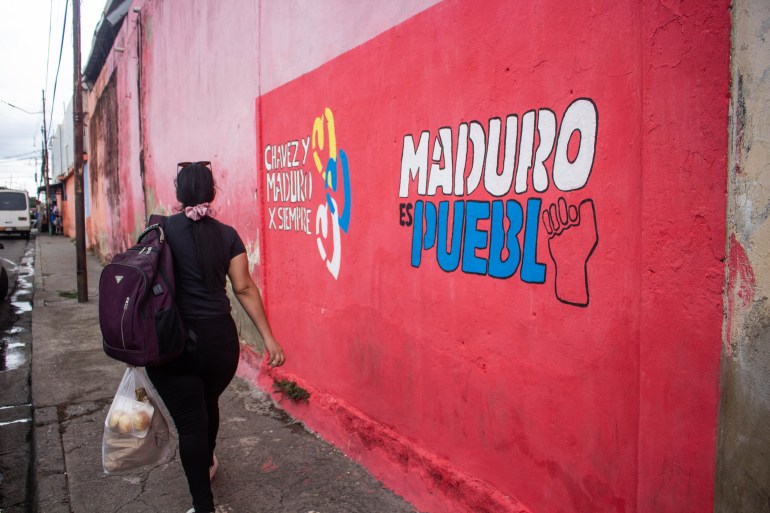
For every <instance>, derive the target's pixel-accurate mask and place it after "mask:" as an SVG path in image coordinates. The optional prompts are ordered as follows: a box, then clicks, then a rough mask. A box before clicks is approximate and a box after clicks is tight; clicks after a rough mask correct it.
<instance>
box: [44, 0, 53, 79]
mask: <svg viewBox="0 0 770 513" xmlns="http://www.w3.org/2000/svg"><path fill="white" fill-rule="evenodd" d="M52 23H53V0H51V5H50V8H49V9H48V51H47V54H46V57H45V85H44V87H48V70H49V68H50V66H51V24H52Z"/></svg>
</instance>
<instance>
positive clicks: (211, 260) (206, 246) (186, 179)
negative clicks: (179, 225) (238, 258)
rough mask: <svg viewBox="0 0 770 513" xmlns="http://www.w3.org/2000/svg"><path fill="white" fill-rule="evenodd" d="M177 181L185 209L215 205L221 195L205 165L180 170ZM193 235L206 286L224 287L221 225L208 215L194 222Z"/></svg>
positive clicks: (198, 164)
mask: <svg viewBox="0 0 770 513" xmlns="http://www.w3.org/2000/svg"><path fill="white" fill-rule="evenodd" d="M175 182H176V199H177V200H178V201H179V203H181V204H182V208H181V210H184V208H185V207H194V206H195V205H200V204H201V203H211V202H212V201H214V197H215V196H216V194H217V191H216V184H215V183H214V175H213V173H212V172H211V169H210V168H209V167H208V166H207V165H204V164H202V163H197V162H196V163H193V164H189V165H187V166H185V167H183V168H182V169H180V170H179V172H178V173H177V176H176V181H175ZM192 234H193V240H194V242H195V255H196V258H197V259H198V265H199V266H200V268H201V272H202V274H203V282H204V283H205V285H206V287H207V288H208V289H210V290H216V289H218V288H221V287H224V285H225V284H224V281H223V280H222V278H221V276H222V269H221V267H219V266H221V265H222V262H223V261H224V260H225V258H224V248H223V247H222V235H221V232H220V226H219V224H218V223H217V222H215V221H214V220H213V219H212V218H210V217H209V216H204V217H202V218H201V219H199V220H198V221H195V222H193V223H192Z"/></svg>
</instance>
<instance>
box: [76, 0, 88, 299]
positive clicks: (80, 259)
mask: <svg viewBox="0 0 770 513" xmlns="http://www.w3.org/2000/svg"><path fill="white" fill-rule="evenodd" d="M72 46H73V47H74V51H75V58H74V61H75V79H74V80H73V81H72V83H73V87H74V89H75V93H74V95H73V97H74V98H73V102H74V105H73V107H74V113H73V116H72V118H73V119H72V121H73V124H74V126H73V131H72V134H73V136H74V138H75V173H74V175H75V253H76V255H77V273H78V303H87V302H88V275H87V273H86V217H85V201H84V198H83V86H82V77H81V76H80V0H72Z"/></svg>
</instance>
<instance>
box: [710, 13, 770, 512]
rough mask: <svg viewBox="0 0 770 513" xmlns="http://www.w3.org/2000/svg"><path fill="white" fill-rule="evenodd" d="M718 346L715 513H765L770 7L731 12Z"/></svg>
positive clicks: (769, 425) (769, 491)
mask: <svg viewBox="0 0 770 513" xmlns="http://www.w3.org/2000/svg"><path fill="white" fill-rule="evenodd" d="M732 10H733V16H732V21H733V25H732V56H731V57H732V58H731V75H732V91H731V109H730V123H729V124H730V156H729V173H728V176H729V189H728V212H727V228H728V231H727V239H728V243H727V249H728V255H727V273H726V274H727V279H726V297H725V307H726V320H725V329H724V333H725V337H724V338H725V344H724V351H723V353H722V369H721V379H720V404H719V438H718V446H717V475H716V490H715V504H714V511H715V512H716V513H741V512H746V513H758V512H770V372H768V371H769V370H770V304H768V296H770V220H768V218H769V217H770V107H768V106H770V3H768V2H767V1H765V0H736V1H734V2H733V6H732Z"/></svg>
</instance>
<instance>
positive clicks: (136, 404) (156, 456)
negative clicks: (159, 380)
mask: <svg viewBox="0 0 770 513" xmlns="http://www.w3.org/2000/svg"><path fill="white" fill-rule="evenodd" d="M160 404H161V399H160V397H159V396H158V393H157V392H156V391H155V388H153V386H152V383H151V382H150V380H149V378H148V377H147V373H146V372H145V370H144V369H143V368H141V367H128V368H127V369H126V372H125V373H124V374H123V379H122V380H121V381H120V386H118V391H117V393H116V394H115V398H114V399H113V400H112V405H111V406H110V411H109V412H108V413H107V418H106V419H105V420H104V436H103V438H102V466H103V467H104V471H105V472H106V473H108V474H109V473H113V472H122V471H127V470H133V469H136V468H139V467H143V466H145V465H157V464H160V463H164V462H165V461H168V459H169V457H170V455H171V450H170V449H171V436H170V431H169V423H168V420H167V419H166V418H165V416H164V415H163V412H162V410H161V408H159V407H158V406H159V405H160Z"/></svg>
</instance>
